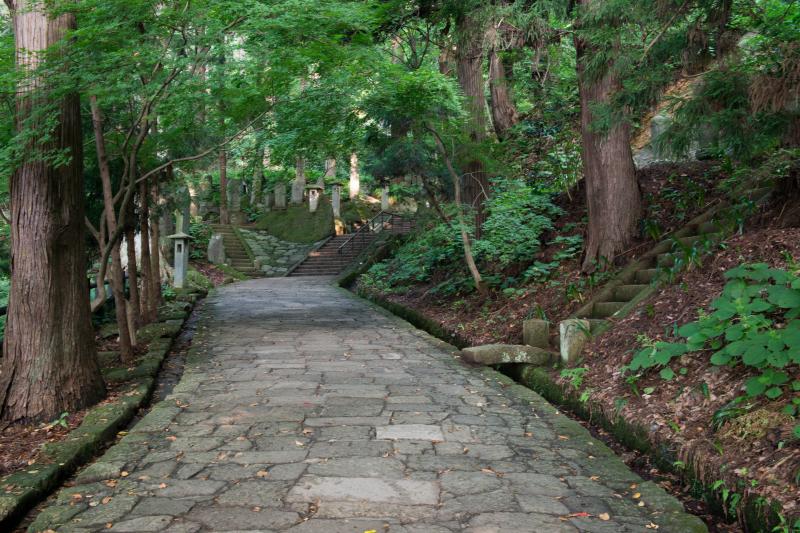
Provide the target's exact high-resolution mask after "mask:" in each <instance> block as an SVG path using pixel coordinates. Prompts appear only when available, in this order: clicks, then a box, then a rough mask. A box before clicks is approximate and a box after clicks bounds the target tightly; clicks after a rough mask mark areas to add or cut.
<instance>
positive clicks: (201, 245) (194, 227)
mask: <svg viewBox="0 0 800 533" xmlns="http://www.w3.org/2000/svg"><path fill="white" fill-rule="evenodd" d="M211 234H212V231H211V226H209V225H208V224H206V223H205V222H191V223H190V224H189V235H190V236H191V237H192V245H191V247H190V249H191V252H189V255H190V257H191V258H192V259H199V260H204V259H205V258H206V253H207V252H208V241H210V240H211Z"/></svg>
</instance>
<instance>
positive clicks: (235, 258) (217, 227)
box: [211, 224, 260, 277]
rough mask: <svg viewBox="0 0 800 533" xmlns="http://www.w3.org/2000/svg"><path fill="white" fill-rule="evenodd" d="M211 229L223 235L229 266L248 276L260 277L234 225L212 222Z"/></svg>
mask: <svg viewBox="0 0 800 533" xmlns="http://www.w3.org/2000/svg"><path fill="white" fill-rule="evenodd" d="M211 229H212V231H213V232H214V233H219V234H220V235H222V242H223V244H224V245H225V260H226V262H227V263H228V265H229V266H231V267H233V268H234V269H235V270H237V271H239V272H241V273H242V274H244V275H246V276H250V277H258V276H259V275H260V272H259V271H258V270H256V267H255V265H253V261H252V260H251V259H250V256H249V255H248V254H247V249H246V248H245V247H244V243H243V242H242V240H241V239H240V238H239V235H237V233H236V231H234V229H233V226H231V225H229V224H211Z"/></svg>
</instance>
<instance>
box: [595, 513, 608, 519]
mask: <svg viewBox="0 0 800 533" xmlns="http://www.w3.org/2000/svg"><path fill="white" fill-rule="evenodd" d="M597 518H599V519H600V520H611V516H609V514H608V513H600V514H599V515H597Z"/></svg>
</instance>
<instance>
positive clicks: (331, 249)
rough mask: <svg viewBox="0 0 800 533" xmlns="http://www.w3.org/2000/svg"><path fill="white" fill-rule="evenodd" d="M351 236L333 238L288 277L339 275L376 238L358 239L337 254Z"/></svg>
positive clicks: (373, 235)
mask: <svg viewBox="0 0 800 533" xmlns="http://www.w3.org/2000/svg"><path fill="white" fill-rule="evenodd" d="M350 237H352V235H340V236H337V237H333V238H332V239H330V240H329V241H327V242H326V243H325V244H323V245H322V246H321V247H320V248H319V249H317V250H315V251H313V252H311V253H310V254H308V257H307V258H306V260H305V261H303V262H302V263H301V264H300V266H298V267H297V268H295V269H294V270H293V271H292V272H291V273H290V274H289V276H335V275H337V274H341V273H342V271H343V270H344V269H345V268H347V266H348V265H350V263H352V262H353V261H355V259H356V257H358V256H359V255H360V254H361V252H363V251H364V250H365V249H366V248H367V247H368V246H369V245H371V244H372V243H373V242H374V241H375V239H376V238H377V235H376V234H372V233H371V234H368V235H366V236H365V237H364V238H363V239H359V240H358V242H357V243H355V244H354V245H353V246H348V247H347V248H346V249H344V250H342V252H341V253H339V247H340V246H342V245H343V244H345V243H346V242H347V241H348V240H349V239H350Z"/></svg>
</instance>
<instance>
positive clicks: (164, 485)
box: [158, 483, 167, 489]
mask: <svg viewBox="0 0 800 533" xmlns="http://www.w3.org/2000/svg"><path fill="white" fill-rule="evenodd" d="M158 488H159V489H166V488H167V484H166V483H161V484H159V485H158Z"/></svg>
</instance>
